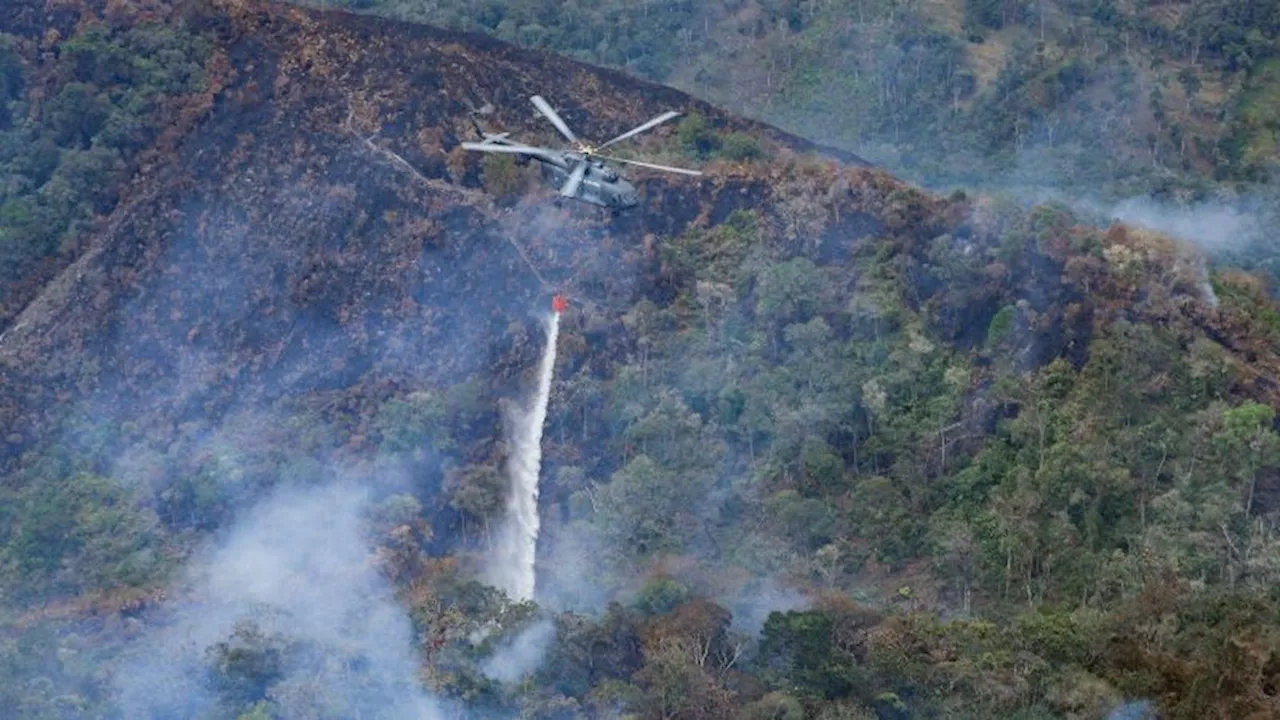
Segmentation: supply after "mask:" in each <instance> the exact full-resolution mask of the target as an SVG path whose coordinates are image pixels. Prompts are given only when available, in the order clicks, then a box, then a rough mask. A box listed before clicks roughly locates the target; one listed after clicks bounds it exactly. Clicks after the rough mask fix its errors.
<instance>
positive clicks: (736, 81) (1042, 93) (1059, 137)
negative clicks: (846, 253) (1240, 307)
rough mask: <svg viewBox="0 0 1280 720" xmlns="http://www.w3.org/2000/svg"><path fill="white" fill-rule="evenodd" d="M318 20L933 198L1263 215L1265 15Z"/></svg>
mask: <svg viewBox="0 0 1280 720" xmlns="http://www.w3.org/2000/svg"><path fill="white" fill-rule="evenodd" d="M304 2H306V3H307V4H320V3H318V2H309V1H308V0H304ZM330 4H336V5H338V6H341V7H348V8H351V9H353V10H356V11H359V12H368V13H374V14H379V15H383V16H388V17H395V18H403V19H411V20H417V21H422V22H429V23H433V24H437V25H444V26H448V27H457V28H463V29H467V30H476V31H481V32H486V33H490V34H492V35H494V36H496V37H499V38H502V39H504V40H508V41H511V42H516V43H519V44H522V45H525V46H530V47H540V48H547V49H552V50H556V51H558V52H563V53H566V54H571V55H573V56H575V57H580V58H583V59H587V60H589V61H592V62H597V63H601V64H605V65H609V66H612V67H619V68H625V69H626V70H627V71H628V72H631V73H633V74H636V75H637V76H639V77H644V78H648V79H653V80H657V81H660V82H664V83H667V84H670V85H673V86H675V87H679V88H681V89H684V90H687V91H689V92H692V93H693V94H695V95H696V96H698V97H701V98H704V99H707V100H710V101H711V102H714V103H716V104H718V105H721V106H722V107H725V108H728V109H730V110H732V111H733V112H737V113H740V114H743V115H746V116H750V117H757V118H761V119H764V120H766V121H768V122H771V123H774V124H777V125H779V126H781V127H784V128H787V129H789V130H792V131H793V132H798V133H800V134H803V135H805V136H806V137H814V138H823V139H824V140H826V141H828V142H830V143H832V144H834V145H838V146H840V147H844V148H848V149H851V150H854V151H856V152H859V153H861V154H863V155H864V156H866V157H869V158H872V159H873V160H875V161H876V162H877V163H878V164H880V165H883V166H884V167H887V168H891V169H892V170H893V171H894V172H895V173H899V174H900V175H901V176H903V177H907V178H910V179H912V180H913V181H916V182H921V183H925V184H927V185H930V186H935V187H944V188H949V187H952V186H954V185H962V186H964V187H968V188H973V189H978V188H981V189H986V190H992V189H1004V190H1009V191H1013V192H1019V193H1032V194H1037V195H1038V194H1040V193H1056V194H1058V195H1060V196H1063V197H1066V198H1069V199H1072V200H1089V201H1094V202H1099V203H1104V204H1109V203H1113V202H1115V201H1116V200H1117V199H1126V198H1130V197H1135V196H1137V197H1144V196H1151V197H1154V198H1156V199H1158V200H1160V201H1161V202H1163V203H1168V204H1175V205H1176V204H1185V203H1191V204H1195V203H1198V202H1208V201H1210V200H1212V201H1221V202H1231V201H1234V200H1238V198H1235V197H1234V195H1235V194H1236V193H1241V192H1244V193H1245V194H1246V195H1251V194H1253V193H1264V194H1266V195H1267V196H1268V197H1271V196H1273V193H1272V192H1271V190H1270V189H1269V187H1266V186H1265V185H1264V186H1263V187H1258V185H1257V184H1258V183H1264V184H1265V183H1266V182H1267V179H1268V178H1269V177H1270V176H1271V175H1272V174H1273V172H1274V170H1275V168H1276V163H1277V160H1278V157H1277V155H1276V152H1275V148H1276V145H1275V139H1276V135H1275V132H1276V127H1275V123H1274V122H1271V121H1270V120H1267V119H1266V118H1267V117H1268V116H1267V115H1266V112H1265V110H1264V108H1266V107H1267V103H1268V102H1270V101H1269V100H1268V99H1267V98H1271V97H1273V96H1274V95H1275V92H1276V85H1275V82H1274V72H1273V71H1272V70H1269V69H1268V68H1269V66H1270V65H1271V64H1272V63H1273V62H1274V60H1275V58H1276V57H1277V56H1278V53H1280V44H1278V43H1280V36H1278V35H1277V27H1280V16H1277V14H1276V13H1277V12H1280V11H1277V9H1276V7H1277V6H1276V4H1275V3H1273V2H1270V0H1239V1H1237V0H1203V1H1197V2H1187V1H1182V0H1171V1H1162V2H1151V3H1147V2H1124V1H1123V0H1120V1H1117V0H1097V1H1093V0H1090V1H1089V2H1082V1H1080V0H1043V1H1041V0H1036V1H1034V2H1032V1H1031V0H928V1H926V2H902V1H901V0H858V1H857V2H847V3H833V2H817V1H814V0H726V1H725V2H714V3H700V2H692V1H691V0H663V1H662V2H654V1H652V0H651V1H650V2H644V3H634V2H623V1H622V0H603V1H601V2H577V1H574V2H563V3H555V4H552V5H547V4H545V3H540V2H536V1H535V0H486V1H485V2H470V0H438V1H435V2H422V1H420V0H332V3H330ZM1268 249H1269V250H1271V248H1268ZM1272 253H1273V254H1274V251H1273V250H1272Z"/></svg>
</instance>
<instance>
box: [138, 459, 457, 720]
mask: <svg viewBox="0 0 1280 720" xmlns="http://www.w3.org/2000/svg"><path fill="white" fill-rule="evenodd" d="M368 500H369V498H368V496H367V494H366V492H364V491H362V490H361V489H359V488H357V487H352V486H350V485H346V484H335V485H330V486H326V487H304V488H290V489H285V490H282V491H278V492H276V493H275V494H273V495H272V496H271V497H269V498H268V499H266V500H265V501H263V502H262V503H260V504H259V505H257V506H256V507H255V508H254V509H253V510H252V511H250V512H249V513H247V514H246V516H244V517H243V518H241V519H240V521H239V522H238V523H237V524H236V525H235V526H234V527H233V528H232V530H231V532H230V536H229V537H228V539H227V540H226V542H224V543H222V544H221V545H220V546H218V547H216V548H213V549H212V551H211V552H208V553H207V555H206V556H205V557H203V558H198V559H196V560H195V561H193V562H192V563H191V565H190V569H189V576H188V578H187V582H186V583H184V584H183V585H184V587H182V588H180V592H181V594H182V595H184V596H186V597H189V598H190V599H189V600H188V601H186V602H183V603H180V604H179V606H178V607H176V608H173V609H172V611H171V612H170V613H168V615H169V617H167V618H164V619H162V620H161V621H160V622H161V623H162V624H161V625H160V626H158V627H153V628H149V629H147V630H145V631H144V632H143V633H142V635H141V638H140V639H139V641H138V642H137V644H136V645H135V646H134V647H133V648H132V652H131V656H132V657H131V658H130V659H129V661H128V662H127V663H126V664H125V666H124V667H123V668H122V669H121V672H120V673H119V675H118V676H117V677H116V679H115V685H116V689H117V693H118V695H117V698H118V701H119V704H120V707H121V710H122V711H123V715H124V717H128V718H136V719H138V720H146V719H148V718H170V717H204V716H205V715H206V713H210V712H213V711H215V710H216V709H217V708H223V711H224V712H225V710H226V709H233V710H234V709H235V706H236V705H237V704H238V703H243V702H245V701H246V700H245V697H244V693H242V692H241V690H242V689H243V688H242V686H238V685H236V684H235V682H232V683H231V685H232V687H231V690H230V691H228V689H227V683H226V682H225V678H226V677H227V676H228V675H230V676H231V677H232V678H233V680H236V679H239V680H238V681H241V682H243V683H248V684H249V685H251V686H252V685H253V683H255V682H261V686H260V688H259V689H258V691H257V692H250V693H248V694H249V695H253V696H259V695H265V697H266V699H267V700H269V701H271V703H272V704H273V705H274V709H275V710H276V711H277V715H278V716H279V717H317V718H318V717H369V718H373V717H376V718H388V719H389V720H400V719H401V718H403V719H404V720H409V719H410V718H413V719H414V720H434V719H435V718H438V717H441V714H440V712H439V710H438V708H437V706H436V704H435V703H434V702H433V701H432V700H431V699H430V698H429V697H428V696H427V695H426V694H425V692H424V691H423V690H422V688H421V686H420V684H419V681H418V677H417V672H418V667H419V660H418V658H417V657H416V656H415V652H414V650H413V628H412V625H411V624H410V621H409V618H408V617H407V615H406V613H405V612H404V610H403V609H402V608H401V607H400V606H399V605H397V603H396V601H395V599H394V597H393V596H392V594H391V588H390V586H389V583H387V582H386V581H385V579H384V578H383V577H382V576H381V575H380V574H379V573H378V571H377V569H376V568H375V567H374V565H373V563H372V555H371V553H370V546H369V543H368V542H367V541H366V538H365V534H364V531H363V527H362V520H361V517H362V512H363V510H364V508H365V507H366V505H367V503H368ZM246 623H248V624H246ZM246 628H249V631H248V632H247V633H246V632H245V629H246ZM219 643H229V644H230V646H231V647H232V648H233V650H235V651H238V652H240V657H241V658H244V657H246V656H247V657H264V658H267V659H268V661H266V662H253V661H250V662H248V663H246V667H249V668H251V669H252V671H251V672H248V673H243V674H240V675H237V674H236V673H237V672H239V671H238V670H236V669H235V668H232V670H231V672H230V673H227V672H225V670H226V666H225V662H226V658H227V657H228V656H227V655H226V654H225V653H224V654H222V655H220V654H219V653H218V652H217V650H216V646H217V645H218V644H219ZM264 648H265V652H263V649H264ZM254 653H259V655H256V656H255V655H254ZM220 663H224V667H223V670H224V672H223V674H222V676H221V677H222V678H223V679H224V682H222V683H221V685H220V684H219V682H218V677H219V676H218V666H219V664H220ZM229 692H230V694H232V695H233V696H234V697H233V698H232V699H228V697H227V695H228V693H229ZM253 699H254V697H250V698H249V700H253ZM228 706H230V707H228Z"/></svg>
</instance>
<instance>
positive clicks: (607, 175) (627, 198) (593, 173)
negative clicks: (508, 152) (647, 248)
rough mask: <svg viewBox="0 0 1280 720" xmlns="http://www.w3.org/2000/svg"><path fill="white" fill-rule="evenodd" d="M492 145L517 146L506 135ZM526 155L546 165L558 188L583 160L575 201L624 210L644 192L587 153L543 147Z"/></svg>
mask: <svg viewBox="0 0 1280 720" xmlns="http://www.w3.org/2000/svg"><path fill="white" fill-rule="evenodd" d="M485 143H486V144H490V145H513V144H515V143H511V142H509V141H506V139H505V137H504V136H491V137H488V138H487V139H486V140H485ZM521 154H522V155H523V156H524V157H528V158H531V159H533V160H537V161H538V162H539V163H540V164H541V167H542V177H543V179H545V180H546V181H547V182H548V183H550V184H551V185H552V186H554V187H555V188H556V189H557V190H559V189H560V188H561V187H563V186H564V184H565V182H567V181H568V179H569V173H571V172H573V169H574V168H575V167H577V166H578V164H579V163H582V162H586V163H588V164H587V173H586V175H584V176H583V178H582V183H581V184H580V185H579V186H578V191H577V192H576V193H574V194H573V198H574V199H575V200H582V201H584V202H589V203H591V204H592V205H599V206H600V207H603V208H609V209H611V210H624V209H626V208H630V207H635V206H636V205H637V204H639V202H640V193H639V192H637V191H636V188H635V186H634V185H632V184H631V183H629V182H627V181H626V180H625V179H624V178H622V177H621V176H620V175H618V173H617V172H616V171H614V170H613V169H612V168H610V167H608V166H607V165H605V164H604V163H603V162H601V161H599V160H588V159H587V158H586V157H585V156H584V155H581V154H579V153H575V152H571V151H567V150H565V151H557V150H544V149H539V150H537V151H535V152H528V153H521Z"/></svg>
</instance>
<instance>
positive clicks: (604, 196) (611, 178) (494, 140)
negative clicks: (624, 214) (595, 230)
mask: <svg viewBox="0 0 1280 720" xmlns="http://www.w3.org/2000/svg"><path fill="white" fill-rule="evenodd" d="M530 100H532V101H533V105H534V107H536V108H538V111H539V112H541V113H542V114H543V116H545V117H546V118H547V119H548V120H550V121H551V124H552V125H555V127H556V130H559V131H560V134H561V135H563V136H564V137H565V138H566V139H567V140H568V141H569V142H571V143H573V145H574V148H573V149H572V150H553V149H551V148H544V147H534V146H532V145H525V144H523V143H519V142H515V141H514V140H508V139H507V138H508V137H509V136H510V133H497V134H493V133H483V136H484V140H483V141H482V142H464V143H462V147H464V148H466V149H467V150H478V151H480V152H495V153H510V154H515V155H521V156H524V157H526V158H533V159H534V160H537V161H539V162H540V163H541V165H542V174H543V178H544V179H546V180H547V181H549V182H551V183H553V184H554V185H555V187H557V188H559V190H560V195H561V196H563V197H567V198H573V199H575V200H582V201H584V202H588V203H591V204H592V205H599V206H600V207H604V208H609V209H610V210H612V211H614V212H617V211H620V210H624V209H626V208H630V207H634V206H635V205H637V204H638V203H639V202H640V195H639V193H637V192H636V188H635V186H634V185H632V184H631V183H629V182H627V181H626V180H625V179H623V178H622V177H619V175H618V173H617V172H616V171H614V170H613V169H612V168H610V167H609V166H607V165H605V163H604V161H606V160H607V161H610V162H616V163H624V164H627V165H638V166H640V167H647V168H653V169H655V170H665V171H667V172H676V173H683V174H685V175H701V174H702V173H701V172H699V171H697V170H686V169H684V168H677V167H668V166H666V165H655V164H653V163H646V162H640V161H639V160H624V159H622V158H616V157H609V156H607V155H601V154H599V151H600V150H603V149H605V148H607V147H609V146H610V145H613V144H614V143H618V142H621V141H623V140H626V139H627V138H630V137H634V136H636V135H639V134H640V133H642V132H644V131H645V130H648V129H650V128H652V127H655V126H657V125H661V124H662V123H664V122H666V121H668V120H670V119H672V118H674V117H679V115H680V113H678V112H675V111H668V112H665V113H663V114H661V115H659V116H657V117H655V118H653V119H652V120H650V121H648V122H646V123H644V124H643V125H639V126H637V127H635V128H632V129H631V130H628V131H627V132H625V133H622V134H621V135H619V136H618V137H616V138H614V139H612V140H610V141H608V142H606V143H604V144H602V145H598V146H593V145H590V144H588V143H586V142H583V141H582V140H579V139H578V136H576V135H574V134H573V131H572V130H570V129H569V126H568V125H566V124H565V122H564V120H563V119H561V117H560V115H559V114H558V113H556V111H555V110H554V109H553V108H552V107H551V105H550V103H548V102H547V101H546V100H544V99H543V98H542V96H541V95H534V96H533V97H531V98H530Z"/></svg>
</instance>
